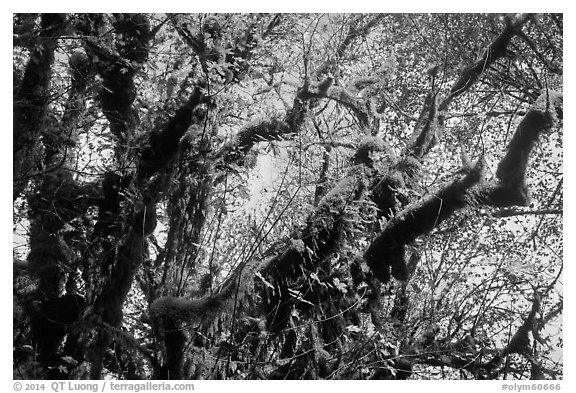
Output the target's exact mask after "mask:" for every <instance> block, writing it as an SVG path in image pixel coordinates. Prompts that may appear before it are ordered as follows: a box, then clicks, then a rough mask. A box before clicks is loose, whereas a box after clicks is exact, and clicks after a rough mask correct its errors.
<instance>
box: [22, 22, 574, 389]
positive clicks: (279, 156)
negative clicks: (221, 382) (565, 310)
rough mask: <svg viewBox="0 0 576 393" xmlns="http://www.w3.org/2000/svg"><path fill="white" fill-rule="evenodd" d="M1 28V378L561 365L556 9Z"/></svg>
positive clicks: (502, 374) (386, 373)
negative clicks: (8, 77) (9, 62)
mask: <svg viewBox="0 0 576 393" xmlns="http://www.w3.org/2000/svg"><path fill="white" fill-rule="evenodd" d="M13 23H14V50H13V74H14V130H13V134H14V146H13V152H14V172H13V177H14V178H13V184H14V194H13V200H14V208H13V209H14V210H13V211H14V220H13V221H14V222H13V225H14V233H15V240H16V241H15V242H16V244H15V248H14V278H13V280H14V292H13V293H14V295H13V297H14V341H13V342H14V346H13V347H14V367H13V369H14V377H15V378H22V379H26V378H34V379H40V378H47V379H63V378H70V379H81V378H92V379H98V378H104V377H108V378H118V379H196V378H198V379H200V378H202V379H408V378H412V379H497V378H502V379H505V378H517V379H529V378H531V379H544V378H545V379H557V378H562V375H563V372H562V345H563V339H562V301H563V295H562V204H563V196H562V195H563V193H562V191H563V180H562V176H563V175H562V154H563V153H562V149H563V145H562V143H563V142H562V132H563V125H562V119H563V106H562V105H563V104H562V59H563V52H562V43H563V36H562V23H563V19H562V15H557V14H544V15H525V14H518V15H493V14H470V15H469V14H369V15H362V14H353V15H349V14H339V15H331V14H321V15H320V14H302V15H300V14H279V15H269V14H215V15H208V14H166V15H164V14H158V15H149V14H15V15H14V16H13Z"/></svg>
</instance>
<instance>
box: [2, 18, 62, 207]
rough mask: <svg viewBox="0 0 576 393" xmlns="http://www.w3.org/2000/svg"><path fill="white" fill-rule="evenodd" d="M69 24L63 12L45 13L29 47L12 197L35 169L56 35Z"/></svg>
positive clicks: (18, 106)
mask: <svg viewBox="0 0 576 393" xmlns="http://www.w3.org/2000/svg"><path fill="white" fill-rule="evenodd" d="M65 28H66V17H65V16H64V15H62V14H43V15H42V17H41V22H40V31H39V32H38V38H39V42H38V43H37V44H36V45H34V46H33V49H32V50H31V51H30V59H29V60H28V64H27V65H26V69H25V71H24V76H23V78H22V82H21V83H20V86H19V88H18V90H17V92H16V93H15V95H14V109H13V110H14V123H13V138H14V139H13V155H14V157H13V162H14V166H13V172H12V176H13V181H14V190H13V194H12V196H13V198H14V199H16V198H17V197H18V196H20V194H21V193H22V191H23V190H24V188H26V185H27V184H28V180H29V177H28V176H29V175H30V172H31V171H32V170H33V169H34V166H35V160H36V159H37V157H35V156H36V154H37V153H36V152H37V151H38V150H39V149H38V141H39V140H40V135H41V133H42V131H43V130H44V128H45V115H46V109H47V107H48V103H49V91H48V89H49V86H50V78H51V75H52V63H53V62H54V50H55V49H56V45H57V43H58V41H57V37H58V36H59V35H61V34H62V33H63V32H64V30H65Z"/></svg>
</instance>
